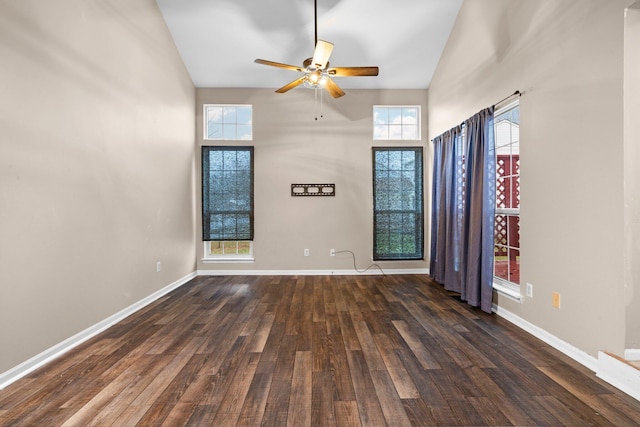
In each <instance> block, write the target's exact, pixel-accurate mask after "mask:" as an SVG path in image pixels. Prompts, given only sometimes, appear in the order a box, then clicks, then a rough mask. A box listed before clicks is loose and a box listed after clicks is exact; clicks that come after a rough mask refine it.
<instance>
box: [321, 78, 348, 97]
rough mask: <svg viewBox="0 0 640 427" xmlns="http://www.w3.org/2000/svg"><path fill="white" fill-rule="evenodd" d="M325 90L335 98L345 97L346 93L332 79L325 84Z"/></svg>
mask: <svg viewBox="0 0 640 427" xmlns="http://www.w3.org/2000/svg"><path fill="white" fill-rule="evenodd" d="M324 88H325V89H326V90H327V92H329V95H331V96H333V97H334V98H340V97H341V96H343V95H344V91H343V90H342V89H340V86H338V85H337V84H336V82H334V81H333V80H331V79H327V81H326V82H325V84H324Z"/></svg>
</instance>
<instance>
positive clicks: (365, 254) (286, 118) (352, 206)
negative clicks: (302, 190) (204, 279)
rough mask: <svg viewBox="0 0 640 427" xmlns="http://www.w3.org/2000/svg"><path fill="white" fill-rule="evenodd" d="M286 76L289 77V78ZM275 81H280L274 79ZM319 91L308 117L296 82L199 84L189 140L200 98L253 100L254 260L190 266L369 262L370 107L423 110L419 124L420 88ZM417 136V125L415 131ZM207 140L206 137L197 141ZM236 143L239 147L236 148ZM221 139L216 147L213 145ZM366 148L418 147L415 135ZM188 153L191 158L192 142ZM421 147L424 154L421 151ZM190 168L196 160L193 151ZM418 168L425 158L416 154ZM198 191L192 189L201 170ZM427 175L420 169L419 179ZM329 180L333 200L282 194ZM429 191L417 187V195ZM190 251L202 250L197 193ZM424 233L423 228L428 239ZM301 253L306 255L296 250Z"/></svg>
mask: <svg viewBox="0 0 640 427" xmlns="http://www.w3.org/2000/svg"><path fill="white" fill-rule="evenodd" d="M292 78H293V77H292ZM283 84H284V82H283ZM346 92H347V94H346V95H345V96H344V97H342V98H339V99H338V100H334V99H331V98H328V97H326V96H325V97H324V118H319V119H318V120H317V121H316V120H314V118H315V103H314V93H313V91H311V90H309V89H305V88H302V87H299V88H296V89H294V90H292V91H290V92H288V93H286V94H277V93H274V91H273V89H198V91H197V107H196V109H197V111H196V114H197V120H196V132H197V145H198V146H200V145H202V144H203V143H205V141H203V139H202V138H203V136H202V135H203V130H202V127H203V125H202V108H203V107H202V105H203V104H207V103H209V104H252V105H253V120H254V123H253V132H254V135H253V141H248V145H253V146H255V189H254V190H255V239H254V254H255V263H253V264H203V263H202V262H201V261H199V262H198V269H199V270H221V269H222V270H269V271H287V270H289V271H292V270H293V271H299V270H353V261H352V258H351V257H350V255H348V254H338V255H337V256H335V257H330V256H329V250H330V249H331V248H334V249H336V250H344V249H348V250H351V251H353V252H354V253H355V254H356V257H357V263H358V268H359V269H364V268H365V267H367V266H369V265H370V264H371V262H372V260H371V256H372V252H373V242H372V230H373V222H372V209H373V204H372V183H371V173H372V172H371V147H372V146H373V145H374V143H373V138H372V135H373V127H372V110H373V105H376V104H410V105H421V106H422V113H423V114H422V115H423V117H422V124H423V129H424V128H426V98H427V92H426V90H395V91H392V90H379V91H378V90H346ZM424 135H426V132H424V131H423V136H424ZM206 143H211V145H215V144H213V143H212V141H206ZM244 143H245V142H244V141H243V142H241V143H240V144H244ZM222 145H224V144H222ZM375 145H393V146H406V145H424V139H423V141H416V142H411V143H410V142H407V143H404V142H403V143H399V142H391V143H376V144H375ZM197 151H198V153H197V156H199V155H200V148H198V150H197ZM425 152H426V151H425ZM197 163H198V168H199V163H200V161H199V157H198V161H197ZM424 164H425V166H426V165H427V164H430V159H429V158H428V157H426V158H425V159H424ZM197 176H198V190H197V191H198V194H200V183H199V180H200V170H199V169H198V172H197ZM427 178H428V172H427V169H425V179H427ZM304 183H316V184H319V183H335V185H336V195H335V197H291V184H304ZM428 192H429V188H428V187H426V188H425V197H426V195H427V193H428ZM197 213H198V219H197V230H198V240H197V245H196V246H197V251H198V259H199V260H200V258H202V255H203V244H202V241H201V230H202V225H201V215H200V213H201V207H200V200H199V198H198V208H197ZM427 235H428V232H427V233H425V237H427ZM305 248H308V249H309V252H310V254H309V257H305V256H304V255H303V251H304V249H305ZM379 264H380V265H381V267H382V268H383V269H425V268H427V267H428V263H427V262H425V261H412V262H379Z"/></svg>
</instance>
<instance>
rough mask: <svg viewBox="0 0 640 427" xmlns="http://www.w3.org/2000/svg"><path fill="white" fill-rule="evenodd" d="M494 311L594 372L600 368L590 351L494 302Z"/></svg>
mask: <svg viewBox="0 0 640 427" xmlns="http://www.w3.org/2000/svg"><path fill="white" fill-rule="evenodd" d="M493 311H494V312H495V313H496V314H497V315H498V316H500V317H503V318H504V319H506V320H508V321H509V322H511V323H513V324H514V325H516V326H518V327H520V328H522V329H524V330H525V331H527V332H529V333H530V334H531V335H533V336H534V337H536V338H539V339H541V340H542V341H544V342H546V343H547V344H549V345H550V346H551V347H553V348H555V349H556V350H558V351H560V352H562V353H564V354H566V355H567V356H569V357H570V358H572V359H573V360H575V361H576V362H578V363H580V364H582V365H584V366H586V367H587V368H589V369H590V370H592V371H593V372H596V371H597V370H598V359H596V358H595V357H593V356H591V355H589V354H588V353H586V352H584V351H582V350H580V349H579V348H577V347H574V346H572V345H571V344H569V343H568V342H566V341H563V340H561V339H560V338H558V337H556V336H555V335H553V334H551V333H549V332H547V331H546V330H544V329H542V328H540V327H538V326H536V325H534V324H533V323H530V322H528V321H526V320H524V319H523V318H522V317H520V316H517V315H515V314H513V313H511V312H510V311H509V310H505V309H504V308H502V307H499V306H497V305H495V304H494V305H493Z"/></svg>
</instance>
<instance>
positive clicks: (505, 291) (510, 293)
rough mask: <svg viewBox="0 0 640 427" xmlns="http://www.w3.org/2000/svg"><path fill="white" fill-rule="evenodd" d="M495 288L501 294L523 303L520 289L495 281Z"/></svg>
mask: <svg viewBox="0 0 640 427" xmlns="http://www.w3.org/2000/svg"><path fill="white" fill-rule="evenodd" d="M493 290H494V291H495V292H497V293H498V294H500V295H503V296H505V297H507V298H510V299H512V300H514V301H516V302H519V303H522V295H521V294H520V290H516V289H513V288H512V287H510V286H505V285H503V284H500V283H496V282H493Z"/></svg>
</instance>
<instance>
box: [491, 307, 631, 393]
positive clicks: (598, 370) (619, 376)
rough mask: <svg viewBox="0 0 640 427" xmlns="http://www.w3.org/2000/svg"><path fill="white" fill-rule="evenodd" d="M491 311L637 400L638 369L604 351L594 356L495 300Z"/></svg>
mask: <svg viewBox="0 0 640 427" xmlns="http://www.w3.org/2000/svg"><path fill="white" fill-rule="evenodd" d="M493 311H494V312H495V313H496V314H497V315H498V316H500V317H503V318H504V319H506V320H508V321H509V322H511V323H513V324H514V325H516V326H518V327H520V328H522V329H524V330H525V331H527V332H529V333H530V334H531V335H533V336H535V337H536V338H539V339H541V340H542V341H544V342H546V343H547V344H549V345H550V346H551V347H553V348H555V349H556V350H558V351H561V352H562V353H564V354H566V355H567V356H569V357H570V358H572V359H573V360H575V361H576V362H578V363H580V364H582V365H584V366H585V367H587V368H588V369H590V370H591V371H593V372H594V373H595V374H596V376H597V377H598V378H601V379H602V380H603V381H606V382H607V383H609V384H611V385H612V386H614V387H616V388H617V389H619V390H620V391H622V392H624V393H626V394H628V395H629V396H631V397H633V398H634V399H637V400H640V370H638V369H635V368H634V367H633V366H629V365H628V364H626V363H624V362H623V361H621V360H618V359H616V358H615V357H611V356H609V355H608V354H606V353H603V352H598V358H597V359H596V358H595V357H593V356H591V355H589V354H587V353H585V352H584V351H582V350H580V349H579V348H576V347H574V346H572V345H571V344H569V343H567V342H565V341H563V340H561V339H560V338H558V337H556V336H555V335H552V334H550V333H549V332H547V331H545V330H544V329H542V328H540V327H538V326H536V325H534V324H532V323H529V322H527V321H526V320H524V319H523V318H521V317H520V316H517V315H515V314H513V313H511V312H510V311H508V310H505V309H504V308H502V307H499V306H497V305H495V304H494V305H493ZM630 354H631V355H633V354H636V355H637V353H633V351H631V352H630ZM627 356H628V354H627V352H626V351H625V358H626V359H629V358H628V357H627ZM629 360H633V359H629Z"/></svg>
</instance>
